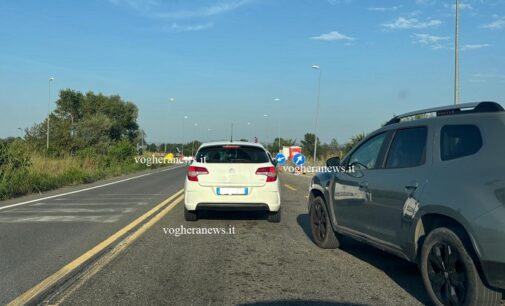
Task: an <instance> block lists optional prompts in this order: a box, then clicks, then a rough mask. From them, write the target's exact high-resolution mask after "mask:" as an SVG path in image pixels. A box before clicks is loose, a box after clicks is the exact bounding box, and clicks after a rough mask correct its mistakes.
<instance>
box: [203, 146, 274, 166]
mask: <svg viewBox="0 0 505 306" xmlns="http://www.w3.org/2000/svg"><path fill="white" fill-rule="evenodd" d="M196 160H197V161H198V162H201V163H203V162H205V163H267V162H269V161H270V160H269V158H268V155H267V153H266V152H265V150H263V149H261V148H258V147H253V146H239V145H224V146H209V147H204V148H202V149H200V151H198V153H197V154H196Z"/></svg>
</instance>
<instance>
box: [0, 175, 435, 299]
mask: <svg viewBox="0 0 505 306" xmlns="http://www.w3.org/2000/svg"><path fill="white" fill-rule="evenodd" d="M183 177H184V170H183V169H178V170H171V171H166V172H159V173H154V174H151V175H148V176H145V177H140V178H136V179H132V180H129V181H126V182H123V183H118V184H114V185H111V186H107V187H102V188H98V189H93V190H89V191H85V192H82V193H77V194H73V195H69V196H63V197H59V198H54V199H51V200H48V201H42V202H41V203H38V202H36V203H34V204H29V205H26V206H20V207H17V208H13V209H7V210H3V211H0V245H1V250H0V258H1V260H2V263H1V265H0V274H1V275H2V278H1V279H0V288H1V291H0V295H1V299H0V304H4V303H5V302H8V301H9V300H11V299H12V298H14V297H16V295H18V294H20V293H22V292H24V291H25V290H27V289H28V288H30V287H31V286H33V285H34V284H36V283H37V282H39V281H40V280H41V279H43V277H46V276H48V275H49V274H50V273H53V272H54V271H55V270H57V269H58V267H61V266H62V265H64V264H65V263H68V262H69V261H71V260H72V259H73V258H76V257H78V256H79V255H80V254H82V253H84V252H85V251H86V250H88V249H90V248H91V247H92V246H94V245H95V244H96V243H97V242H99V241H101V240H103V239H105V238H106V237H107V236H108V235H111V234H112V233H113V232H114V231H115V230H117V229H118V228H120V227H121V226H124V224H126V223H128V222H129V221H131V220H133V219H134V218H135V217H136V216H138V215H140V214H141V213H142V212H144V211H146V210H147V209H148V208H149V207H152V206H154V205H155V204H157V203H159V202H161V201H162V200H163V199H165V198H167V197H168V196H169V195H170V194H173V193H175V192H176V191H177V190H179V189H180V188H181V187H182V185H183ZM280 179H281V183H282V186H283V187H282V205H283V206H282V207H283V208H282V209H283V216H282V221H281V223H280V224H275V223H268V222H267V221H266V220H265V216H264V215H263V214H259V213H257V214H250V213H249V214H245V213H223V212H221V213H207V214H206V215H204V216H203V218H202V219H200V220H198V221H197V222H185V221H184V217H183V204H182V203H179V204H178V205H177V206H175V207H174V208H173V209H172V210H171V211H170V212H169V213H168V214H166V215H165V216H164V217H163V218H162V219H160V220H159V221H158V222H157V223H155V224H154V225H153V226H152V227H151V228H150V229H149V230H148V231H146V232H145V233H143V234H142V235H141V236H140V237H139V238H138V239H137V240H135V241H134V242H133V243H131V245H128V246H127V247H126V248H125V249H124V250H123V251H122V252H120V253H118V254H116V256H115V257H112V258H111V259H110V261H108V262H106V263H105V264H103V265H102V266H100V265H98V266H97V267H95V268H93V269H92V270H93V273H91V272H85V273H84V276H83V277H82V278H80V279H77V280H76V281H74V282H72V283H71V284H70V285H69V286H68V287H65V289H64V290H61V291H59V292H58V293H57V294H56V295H53V296H52V297H51V298H50V300H48V301H46V302H47V303H48V304H62V305H144V304H148V305H161V304H164V305H317V304H319V305H419V304H424V303H427V302H428V298H427V295H426V294H425V291H424V288H423V285H422V281H421V277H420V274H419V273H418V270H417V267H416V266H415V265H414V264H412V263H408V262H406V261H405V260H402V259H400V258H397V257H395V256H393V255H390V254H387V253H385V252H382V251H380V250H378V249H375V248H373V247H370V246H367V245H364V244H362V243H359V242H356V241H354V240H351V239H345V240H344V241H343V246H342V249H337V250H322V249H319V248H318V247H317V246H316V245H314V244H313V243H312V241H311V238H310V233H309V227H308V226H309V225H308V215H307V211H306V201H307V198H306V192H307V189H308V183H309V179H308V178H307V177H303V176H302V177H298V176H293V175H282V176H281V178H280ZM42 203H43V204H42ZM39 204H40V205H39ZM1 205H2V204H0V206H1ZM83 209H91V210H90V211H88V210H83ZM55 216H59V217H55ZM63 216H66V217H63ZM70 216H73V217H70ZM85 216H86V217H87V218H86V219H85V220H80V219H81V217H85ZM181 226H183V227H184V228H185V229H190V228H198V229H199V230H200V231H201V230H203V229H205V228H223V229H225V230H227V233H226V234H207V235H198V234H192V235H190V234H187V235H180V236H176V235H175V234H173V233H172V231H175V229H180V228H181ZM230 228H232V229H233V230H234V233H232V234H230V233H229V232H228V231H229V229H230ZM194 231H197V230H194ZM166 232H167V233H166Z"/></svg>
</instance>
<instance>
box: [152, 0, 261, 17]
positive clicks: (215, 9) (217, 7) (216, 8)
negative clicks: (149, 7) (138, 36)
mask: <svg viewBox="0 0 505 306" xmlns="http://www.w3.org/2000/svg"><path fill="white" fill-rule="evenodd" d="M251 2H252V0H234V1H224V2H217V3H215V4H213V5H210V6H207V7H200V8H196V9H193V10H179V11H165V12H159V13H155V14H153V16H154V17H158V18H167V19H188V18H201V17H210V16H215V15H219V14H224V13H228V12H231V11H234V10H237V9H239V8H241V7H243V6H245V5H247V4H250V3H251Z"/></svg>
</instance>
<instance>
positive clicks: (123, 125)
mask: <svg viewBox="0 0 505 306" xmlns="http://www.w3.org/2000/svg"><path fill="white" fill-rule="evenodd" d="M137 117H138V109H137V107H136V106H135V104H133V103H131V102H126V101H124V100H122V99H121V97H120V96H118V95H113V96H105V95H103V94H95V93H93V92H92V91H90V92H87V93H86V94H82V93H81V92H78V91H74V90H71V89H64V90H61V91H60V94H59V98H58V100H57V101H56V109H55V110H54V111H53V112H52V113H51V114H50V149H51V151H52V152H54V154H57V155H58V154H66V153H68V152H75V151H78V150H82V149H85V148H89V147H93V148H94V149H96V151H97V152H99V153H105V152H106V151H107V148H108V147H109V146H110V145H111V144H114V143H116V142H119V141H121V140H123V139H127V140H128V141H129V142H131V143H134V142H135V140H136V139H138V138H139V126H138V124H137ZM46 132H47V119H46V120H45V121H43V122H42V123H40V124H36V125H34V126H33V127H32V128H30V129H29V130H27V131H26V139H27V140H28V141H29V143H30V144H33V145H34V146H35V148H37V149H39V150H40V151H44V152H45V147H46Z"/></svg>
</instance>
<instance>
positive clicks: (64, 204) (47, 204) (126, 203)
mask: <svg viewBox="0 0 505 306" xmlns="http://www.w3.org/2000/svg"><path fill="white" fill-rule="evenodd" d="M146 204H149V203H148V202H144V201H136V202H111V203H104V202H88V203H85V202H58V203H47V202H42V203H35V204H31V205H28V206H29V207H34V206H46V207H63V206H67V207H68V206H72V207H75V206H104V205H108V206H116V205H118V206H121V205H125V206H126V205H146Z"/></svg>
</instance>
